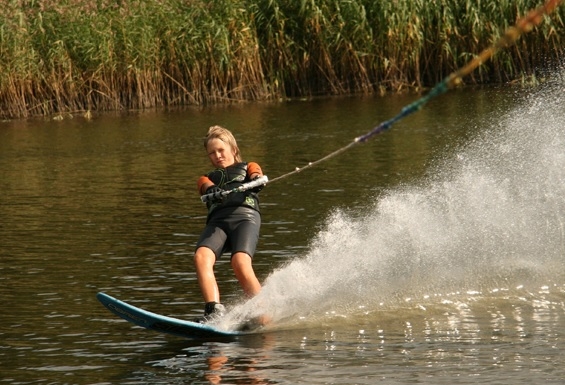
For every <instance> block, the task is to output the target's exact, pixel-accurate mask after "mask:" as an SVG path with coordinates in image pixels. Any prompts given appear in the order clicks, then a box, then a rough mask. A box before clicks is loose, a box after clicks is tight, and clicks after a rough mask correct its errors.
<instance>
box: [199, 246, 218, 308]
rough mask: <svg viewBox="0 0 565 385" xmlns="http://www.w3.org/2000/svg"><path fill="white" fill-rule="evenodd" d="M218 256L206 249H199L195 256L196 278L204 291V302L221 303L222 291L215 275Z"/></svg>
mask: <svg viewBox="0 0 565 385" xmlns="http://www.w3.org/2000/svg"><path fill="white" fill-rule="evenodd" d="M215 262H216V256H215V255H214V252H213V251H212V250H211V249H209V248H207V247H205V246H202V247H199V248H198V249H196V253H195V254H194V265H195V267H196V276H197V278H198V285H199V286H200V290H201V291H202V296H203V297H204V302H206V303H208V302H218V303H219V302H220V291H219V289H218V283H217V282H216V276H215V275H214V263H215Z"/></svg>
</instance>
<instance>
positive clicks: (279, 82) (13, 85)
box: [0, 0, 565, 118]
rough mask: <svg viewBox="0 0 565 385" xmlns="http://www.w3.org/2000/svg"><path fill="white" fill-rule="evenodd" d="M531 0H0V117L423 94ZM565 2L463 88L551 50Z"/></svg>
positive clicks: (534, 62) (528, 66)
mask: <svg viewBox="0 0 565 385" xmlns="http://www.w3.org/2000/svg"><path fill="white" fill-rule="evenodd" d="M540 1H541V0H514V1H510V0H473V1H471V0H387V1H374V0H373V1H368V0H317V1H316V0H296V1H295V0H292V1H290V0H214V1H207V0H122V1H115V0H113V1H111V0H6V1H4V2H3V3H2V5H0V117H2V118H16V117H28V116H33V115H48V114H54V113H64V112H73V111H103V110H123V109H142V108H151V107H156V106H174V105H187V104H205V103H218V102H228V101H238V100H267V99H278V98H286V97H298V96H312V95H327V94H335V95H338V94H349V93H359V92H362V93H373V92H386V91H399V90H402V89H405V88H416V89H423V88H425V87H426V86H431V85H433V84H435V83H436V82H438V81H439V80H441V79H443V78H444V77H445V76H446V75H448V74H449V73H451V72H452V71H454V70H455V69H457V68H459V67H460V66H462V65H463V64H465V63H466V62H467V61H468V60H469V59H470V58H472V57H473V55H475V54H477V53H479V52H480V51H482V50H483V49H484V48H486V47H487V46H489V45H490V44H491V43H492V42H493V41H494V40H495V39H497V38H498V37H499V36H500V35H501V34H502V33H503V32H504V30H505V29H506V28H507V27H509V26H510V25H513V24H514V23H515V21H516V20H517V19H518V18H519V17H521V16H523V15H524V14H525V13H526V12H527V11H528V10H530V9H532V8H535V7H536V6H538V5H539V3H540ZM564 8H565V7H561V8H560V9H558V10H557V12H556V13H554V14H552V15H551V17H548V18H547V20H546V22H545V23H543V24H542V25H541V26H540V27H538V28H537V30H535V31H533V32H532V33H530V34H527V35H525V36H523V37H522V39H521V40H520V41H519V43H518V45H517V46H514V47H510V48H509V49H507V50H505V51H502V52H500V53H499V54H498V55H497V56H496V57H494V58H493V60H492V61H490V62H489V63H485V65H483V66H482V67H481V68H480V69H479V70H478V71H476V72H475V73H474V74H473V75H472V76H470V77H469V78H468V79H465V80H466V81H467V82H468V83H492V82H507V81H512V80H515V79H519V78H522V77H524V76H535V75H536V68H544V67H545V66H547V65H548V63H554V62H555V61H556V60H560V59H561V56H560V55H561V54H562V53H563V48H564V38H565V25H564V20H565V19H564V17H565V9H564Z"/></svg>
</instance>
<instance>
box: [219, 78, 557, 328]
mask: <svg viewBox="0 0 565 385" xmlns="http://www.w3.org/2000/svg"><path fill="white" fill-rule="evenodd" d="M564 95H565V87H564V85H563V81H555V82H554V83H553V84H550V85H548V86H546V87H545V88H544V90H543V91H539V92H536V93H535V94H532V95H529V96H527V97H524V98H523V100H521V101H519V102H516V101H513V103H517V106H516V108H515V109H514V110H513V111H512V112H511V113H510V114H508V115H507V116H504V117H501V118H500V117H496V116H491V117H485V118H486V119H485V121H486V122H488V123H486V124H488V125H489V126H488V127H485V128H486V129H485V130H482V131H483V134H482V136H481V137H479V138H476V139H475V140H474V141H472V142H471V143H469V144H468V145H466V147H465V148H462V149H460V150H459V151H457V154H456V155H455V157H453V158H451V159H447V160H442V161H439V162H438V164H437V165H436V166H435V167H434V169H433V171H431V173H430V174H431V176H430V177H429V178H427V179H426V180H424V181H422V183H421V184H420V185H418V186H413V185H412V186H403V187H401V188H398V189H395V190H391V191H388V192H387V193H386V194H384V195H383V196H379V198H378V200H377V202H376V203H375V205H374V207H372V208H368V210H366V211H367V214H365V215H363V216H359V215H356V216H355V215H351V214H348V213H345V212H342V211H337V212H335V213H334V214H333V215H332V216H331V218H329V219H328V221H327V224H326V226H325V229H324V230H323V231H321V232H320V233H319V234H318V235H317V237H316V239H315V240H314V241H313V243H312V245H311V246H310V248H309V252H308V253H307V254H306V255H305V256H303V257H302V258H297V259H296V260H293V261H291V262H290V263H288V264H287V265H286V266H283V267H281V268H279V269H278V270H276V271H274V272H273V273H272V274H271V275H270V276H269V277H268V278H267V280H266V281H265V283H264V287H263V291H262V292H261V294H260V295H259V296H257V297H255V298H253V299H252V300H250V301H247V302H245V303H243V304H241V305H238V306H236V307H235V309H234V311H233V312H231V313H230V314H231V317H228V318H231V321H232V322H233V319H234V318H237V319H241V318H248V317H250V316H253V315H254V314H256V312H267V313H268V314H270V315H271V316H272V317H273V319H274V320H275V321H280V320H283V319H287V318H299V317H320V316H323V315H324V314H327V313H328V312H330V313H331V312H335V311H338V312H341V313H351V312H355V311H357V312H358V311H359V309H360V308H364V309H375V308H378V307H381V308H382V307H383V306H385V307H386V306H392V307H394V306H398V305H399V304H400V303H404V302H406V300H407V298H413V297H417V298H420V299H421V298H431V297H433V295H434V294H437V293H453V292H461V293H470V292H481V291H483V290H488V288H489V287H490V288H497V287H511V288H515V287H517V286H519V287H523V286H524V285H537V284H544V283H550V282H557V283H558V284H561V283H562V282H561V281H562V279H563V277H564V272H563V271H564V269H563V266H564V262H565V199H564V197H565V107H564V106H565V103H564V102H565V97H564ZM227 322H230V321H229V320H227Z"/></svg>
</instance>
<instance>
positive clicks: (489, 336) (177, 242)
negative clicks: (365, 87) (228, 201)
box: [0, 85, 565, 384]
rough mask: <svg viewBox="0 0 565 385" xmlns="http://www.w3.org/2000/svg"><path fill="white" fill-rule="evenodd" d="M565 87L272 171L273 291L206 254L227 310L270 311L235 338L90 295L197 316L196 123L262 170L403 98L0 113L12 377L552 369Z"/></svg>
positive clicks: (313, 378) (267, 380) (297, 379)
mask: <svg viewBox="0 0 565 385" xmlns="http://www.w3.org/2000/svg"><path fill="white" fill-rule="evenodd" d="M559 87H561V88H562V86H559V85H558V86H557V87H556V88H559ZM561 94H562V92H557V91H554V90H552V89H551V88H550V89H546V90H544V91H539V92H537V93H536V94H534V95H532V97H531V98H523V97H517V96H515V95H514V90H510V89H486V90H460V91H455V92H452V93H450V94H449V97H446V98H444V99H442V100H441V101H438V102H433V103H430V104H429V105H428V106H426V108H425V109H423V110H422V111H421V112H419V113H418V114H416V115H414V116H413V117H410V118H408V119H406V120H405V121H403V122H402V123H400V124H399V126H397V127H395V128H394V129H393V130H391V131H390V132H388V133H386V134H384V135H381V136H379V137H376V138H375V139H374V140H372V141H371V142H369V143H367V144H363V145H360V146H357V147H355V148H353V149H351V150H350V151H348V152H347V153H344V154H342V155H341V156H340V157H339V158H336V159H332V160H330V161H328V162H327V163H325V164H322V165H320V167H318V168H316V169H311V170H307V171H305V172H303V173H299V174H296V175H294V176H292V177H290V178H288V179H283V180H281V181H280V182H277V184H273V185H269V186H267V187H266V188H265V189H264V190H263V192H262V193H261V197H262V202H263V223H264V225H263V229H262V235H261V239H260V244H259V252H258V254H257V256H256V258H255V264H256V269H257V272H258V275H259V276H260V277H261V278H262V279H266V285H265V290H264V291H263V293H262V295H261V296H259V297H258V298H256V299H254V300H253V301H251V302H241V303H240V301H241V298H242V297H241V292H240V289H239V285H238V284H237V282H236V281H235V279H234V277H233V275H232V274H231V272H230V271H229V266H228V263H227V262H228V261H227V260H226V259H222V260H220V261H219V263H218V269H217V270H218V279H219V282H220V285H221V289H222V295H223V301H224V302H226V303H227V304H229V305H231V306H233V307H234V308H235V311H234V312H233V313H232V315H231V316H232V317H238V316H240V315H241V314H246V313H250V312H253V311H254V310H255V306H254V305H255V304H256V303H260V304H261V308H262V309H263V310H264V309H265V308H267V309H269V311H270V312H271V313H272V314H274V315H275V317H276V318H277V320H278V322H277V323H276V324H275V325H273V326H271V327H269V328H267V329H265V330H264V333H262V334H259V335H256V336H252V337H246V338H242V339H241V340H239V341H237V342H235V343H230V344H219V343H204V344H200V343H194V342H190V341H185V340H181V339H178V338H174V337H170V336H165V335H161V334H158V333H154V332H149V331H145V330H142V329H140V328H137V327H134V326H132V325H130V324H127V323H125V322H124V321H122V320H120V319H117V318H116V317H114V316H113V315H112V314H110V313H109V312H107V311H106V310H105V309H104V308H103V307H102V306H101V305H99V304H98V303H97V302H96V299H95V294H96V292H98V291H106V292H108V293H109V294H112V295H115V296H117V297H118V298H120V299H123V300H126V301H128V302H130V303H132V304H134V305H137V306H140V307H143V308H146V309H148V310H151V311H155V312H158V313H162V314H167V315H171V316H177V317H193V316H195V315H197V314H198V313H199V312H200V311H201V308H202V303H201V298H200V294H199V290H198V287H197V283H196V278H195V275H194V272H193V270H192V261H191V258H192V252H193V248H194V244H195V242H196V240H197V237H198V234H199V232H200V229H201V227H202V225H203V221H204V219H205V212H204V207H203V206H202V204H201V203H200V201H199V199H198V196H197V194H196V189H195V180H196V177H197V176H198V175H200V174H201V173H203V172H205V171H207V169H208V167H209V166H208V163H207V160H206V159H205V154H204V153H203V149H202V137H203V135H204V133H205V131H206V128H207V127H208V126H210V125H212V124H223V125H225V126H227V127H229V128H231V129H232V130H233V131H234V132H235V133H236V134H237V137H238V141H239V144H240V147H241V149H242V151H243V154H244V157H245V158H247V159H249V160H256V161H258V162H259V163H260V164H261V165H262V166H263V168H264V169H265V170H266V173H267V175H269V176H270V177H271V178H274V177H277V176H279V175H282V174H284V173H286V172H289V171H291V170H293V169H294V167H301V166H303V165H305V164H307V162H310V161H314V160H317V159H319V158H321V157H322V156H324V155H327V154H328V153H330V152H331V151H334V150H336V149H337V148H338V147H340V146H343V145H346V144H348V143H349V142H350V141H351V140H353V138H355V137H356V136H358V135H360V134H363V133H365V132H366V131H368V130H369V129H370V128H371V127H373V126H375V125H376V124H378V123H379V122H380V121H382V120H384V119H387V118H389V117H390V116H391V115H393V114H396V113H397V112H398V111H399V109H400V108H401V107H402V106H404V105H405V104H407V103H408V102H409V101H411V100H412V98H411V97H410V96H409V95H404V96H403V95H400V96H394V97H388V98H342V99H327V100H315V101H309V102H298V101H297V102H290V103H285V104H272V105H270V104H266V105H263V104H251V105H238V106H228V107H214V108H208V109H187V110H184V111H168V112H146V113H135V114H128V115H124V116H111V115H104V116H99V117H96V119H94V120H92V121H84V120H82V119H81V118H76V119H68V120H65V121H62V122H61V121H48V120H45V121H43V120H30V121H22V122H3V123H2V124H1V125H0V216H1V217H2V221H1V222H0V239H1V243H0V255H1V256H2V258H1V260H0V298H2V300H3V309H4V311H3V312H2V315H0V320H1V322H0V336H1V342H0V365H1V366H2V369H3V370H2V380H3V382H5V383H19V384H27V383H50V384H63V383H65V384H92V383H100V384H102V383H112V384H114V383H116V384H117V383H123V384H125V383H127V384H146V383H163V384H176V383H179V384H180V383H191V384H301V383H303V384H316V383H320V384H327V383H334V384H352V383H356V384H374V383H375V382H379V381H382V382H384V383H416V382H417V383H429V384H438V383H446V384H447V383H450V384H451V383H471V382H475V381H482V382H491V383H500V384H519V383H524V384H526V383H528V384H529V383H537V382H541V381H543V382H544V383H562V382H563V380H564V379H565V371H564V370H563V366H564V365H563V364H564V363H565V359H564V358H563V353H561V352H562V351H563V349H561V348H562V346H561V345H562V341H563V333H564V331H565V321H564V319H563V318H564V310H565V309H564V303H565V288H564V286H563V285H564V284H565V282H564V280H563V250H564V246H563V245H564V244H565V242H564V241H563V239H565V238H564V237H563V234H564V232H563V226H562V218H563V214H564V211H565V208H564V206H563V201H562V199H561V197H562V196H563V193H564V191H563V183H562V181H563V179H564V175H563V172H564V171H563V170H565V167H564V166H565V164H563V163H564V158H563V155H562V153H563V151H562V148H563V143H565V138H564V137H563V133H562V129H561V128H562V127H563V126H564V122H563V119H564V117H563V112H562V109H559V108H557V107H558V106H559V105H560V104H562V96H561ZM540 121H543V122H544V124H543V125H541V124H539V122H540ZM228 321H229V320H228Z"/></svg>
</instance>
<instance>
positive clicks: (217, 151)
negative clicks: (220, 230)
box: [206, 138, 235, 168]
mask: <svg viewBox="0 0 565 385" xmlns="http://www.w3.org/2000/svg"><path fill="white" fill-rule="evenodd" d="M206 151H207V152H208V158H210V161H211V162H212V165H213V166H214V167H216V168H226V167H228V166H231V165H233V164H234V163H235V156H234V153H233V149H232V148H231V146H230V145H229V144H227V143H224V142H223V141H221V140H220V139H218V138H214V139H211V140H210V141H209V142H208V145H207V146H206Z"/></svg>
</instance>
